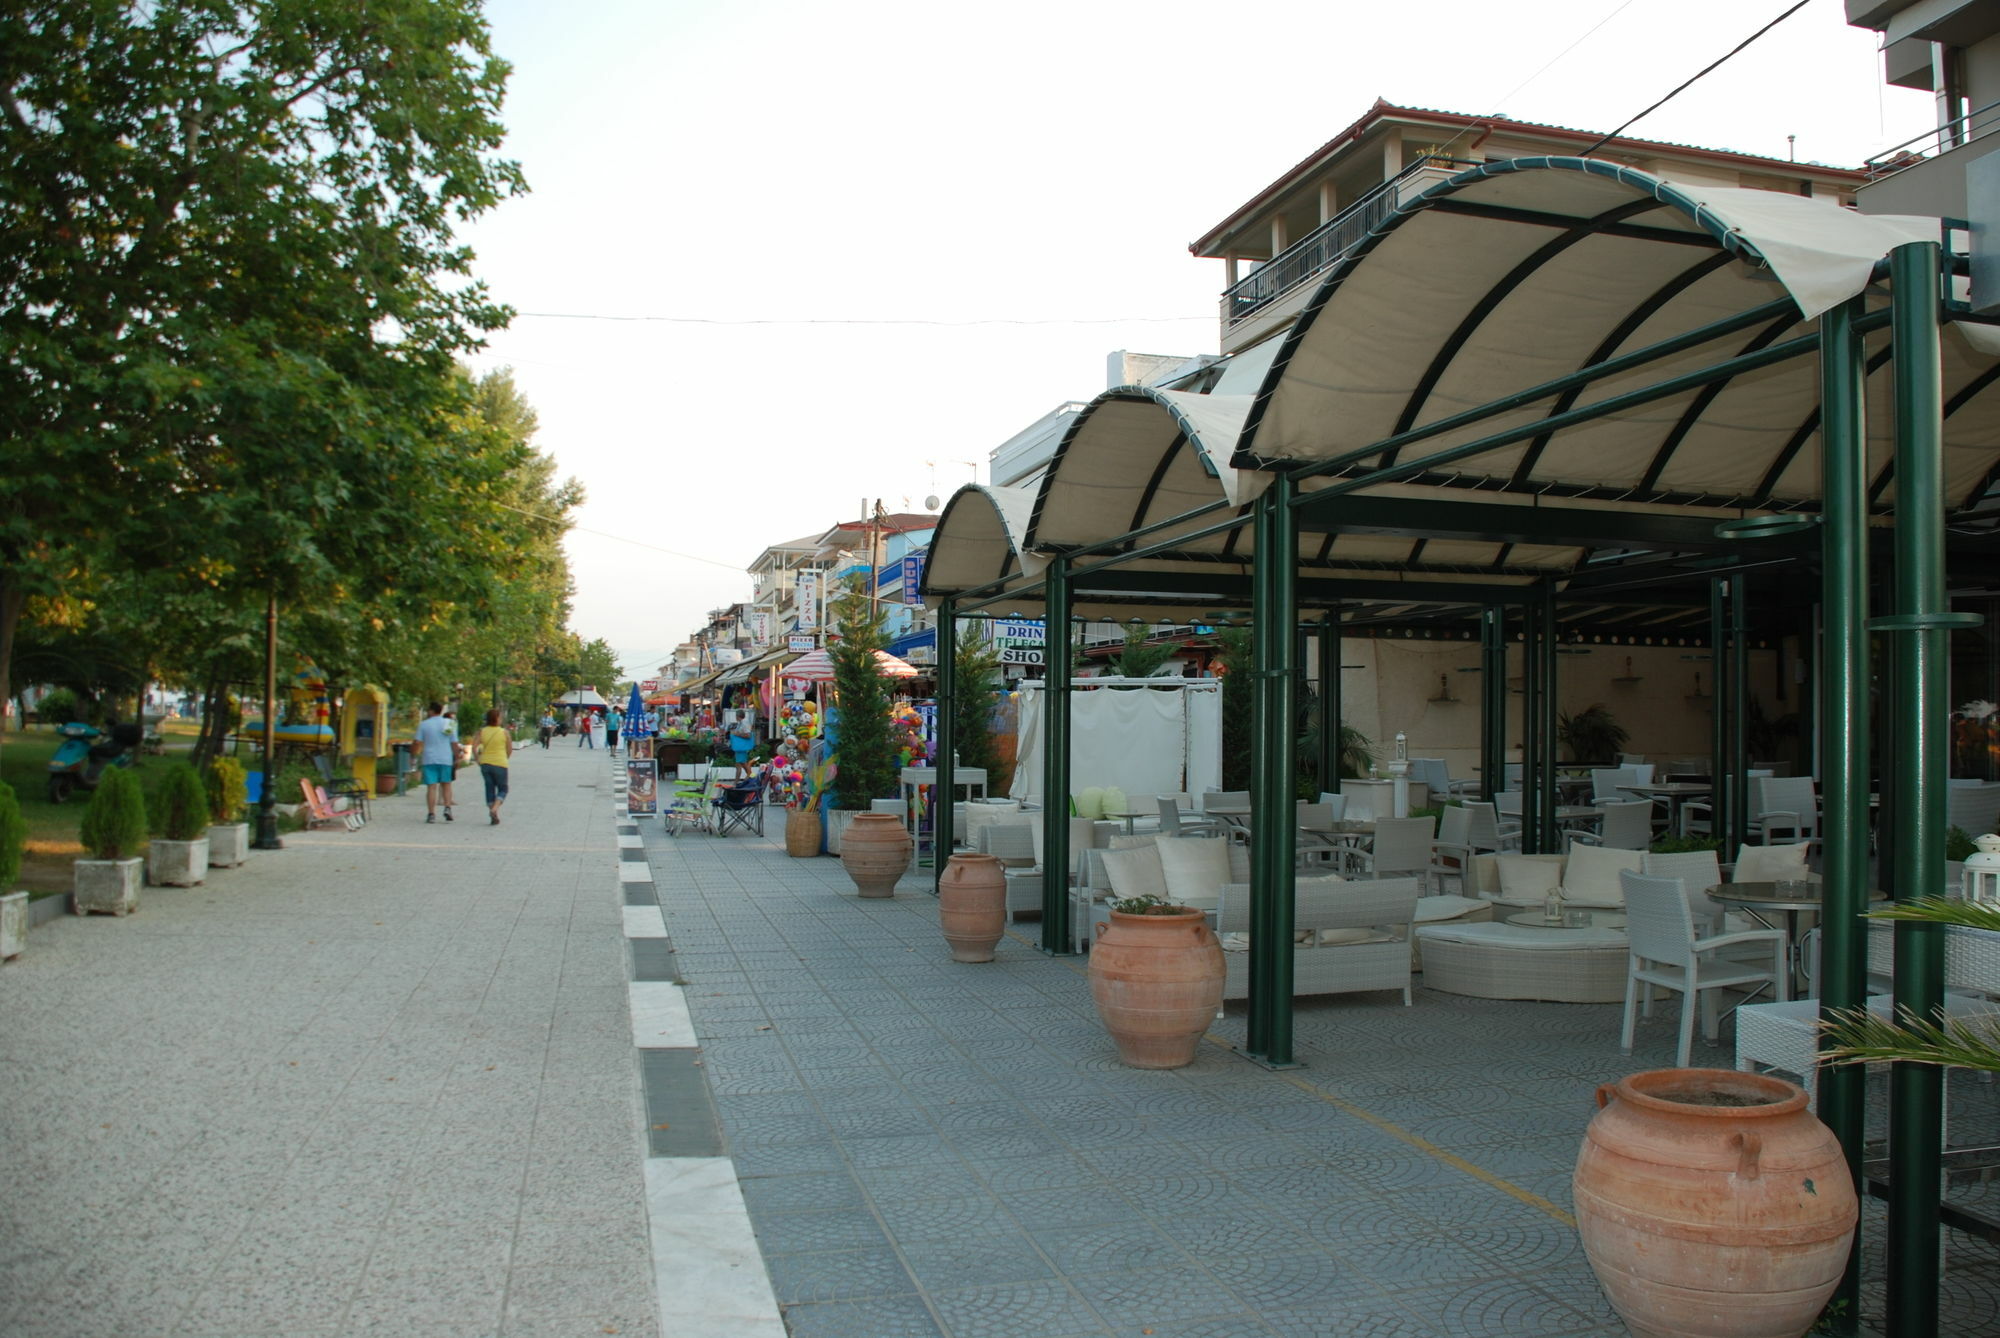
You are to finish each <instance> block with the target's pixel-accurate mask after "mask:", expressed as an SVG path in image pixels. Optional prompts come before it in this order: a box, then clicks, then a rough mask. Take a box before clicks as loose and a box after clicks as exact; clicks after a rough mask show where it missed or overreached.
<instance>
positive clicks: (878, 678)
mask: <svg viewBox="0 0 2000 1338" xmlns="http://www.w3.org/2000/svg"><path fill="white" fill-rule="evenodd" d="M842 585H843V589H842V593H841V598H840V600H839V602H838V603H837V604H836V605H835V606H834V609H835V616H834V622H833V631H834V637H833V640H832V644H831V645H830V646H829V647H828V650H827V654H828V656H829V658H831V659H832V661H833V689H834V695H835V697H836V698H837V699H838V706H837V709H836V714H835V716H834V723H833V729H832V735H833V757H834V762H835V765H836V766H837V767H838V768H839V772H838V779H837V780H836V781H835V782H834V801H833V812H832V813H831V814H829V816H828V821H829V822H830V823H832V824H834V830H833V832H830V833H829V835H830V836H832V835H835V834H837V835H838V838H839V843H840V845H839V850H840V857H841V863H842V864H843V865H845V866H846V867H847V870H848V874H849V876H850V877H853V878H854V880H855V884H856V886H857V887H859V888H861V890H862V895H863V896H889V895H891V889H893V887H894V885H895V881H896V879H897V878H900V877H901V876H902V874H903V871H904V870H905V869H907V868H908V867H909V862H910V853H909V847H910V834H909V832H908V831H906V830H905V829H904V827H903V824H902V821H901V819H897V818H891V817H888V816H887V815H884V814H874V813H871V812H870V809H871V808H872V806H873V804H874V801H875V800H877V799H893V798H895V797H896V796H897V795H898V794H900V793H901V784H900V778H899V776H898V774H897V770H896V742H895V738H894V735H893V733H892V731H891V729H890V725H889V684H888V680H886V679H885V678H883V676H882V669H881V663H880V662H879V661H878V660H877V659H876V658H875V653H876V652H877V651H879V650H881V649H882V644H883V639H884V638H883V635H882V623H883V618H882V610H881V609H880V607H879V606H878V605H876V603H875V602H874V601H873V600H871V599H870V598H869V597H868V583H867V578H866V577H865V576H862V575H858V574H857V575H855V576H852V577H850V578H849V579H848V580H846V581H845V582H843V583H842ZM885 824H886V825H885ZM892 827H893V829H894V830H893V831H892V830H890V829H891V828H892ZM870 828H873V829H876V830H873V831H869V830H868V829H870ZM856 831H860V832H862V833H863V835H862V838H861V845H862V847H863V849H862V850H861V851H858V852H850V851H849V849H848V846H849V844H850V837H851V834H852V833H855V832H856ZM832 846H833V843H832V841H829V842H828V848H829V849H831V848H832ZM864 866H865V867H864ZM892 870H893V871H892Z"/></svg>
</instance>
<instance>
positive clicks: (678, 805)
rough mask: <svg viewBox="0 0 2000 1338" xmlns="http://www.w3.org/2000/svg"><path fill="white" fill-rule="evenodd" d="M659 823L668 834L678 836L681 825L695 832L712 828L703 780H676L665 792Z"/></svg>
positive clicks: (711, 829) (705, 786)
mask: <svg viewBox="0 0 2000 1338" xmlns="http://www.w3.org/2000/svg"><path fill="white" fill-rule="evenodd" d="M660 824H661V825H662V826H663V827H665V828H666V829H667V835H668V836H675V837H677V836H679V835H680V834H681V829H682V828H683V827H686V828H689V829H691V830H694V831H697V832H707V831H713V830H714V824H713V823H712V822H711V821H710V820H709V802H708V794H707V785H706V783H705V782H703V781H698V780H684V781H677V782H675V784H674V788H673V789H672V790H670V791H669V792H668V794H667V803H666V807H665V808H663V809H662V810H661V811H660Z"/></svg>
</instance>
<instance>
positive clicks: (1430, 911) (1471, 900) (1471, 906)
mask: <svg viewBox="0 0 2000 1338" xmlns="http://www.w3.org/2000/svg"><path fill="white" fill-rule="evenodd" d="M1491 904H1492V903H1490V902H1485V901H1480V900H1479V899H1477V898H1476V897H1452V896H1442V897H1418V898H1417V923H1418V924H1436V923H1437V922H1439V921H1441V920H1456V919H1457V918H1458V917H1459V916H1461V915H1470V914H1471V913H1472V912H1474V911H1478V910H1484V909H1486V908H1487V907H1488V906H1490V905H1491Z"/></svg>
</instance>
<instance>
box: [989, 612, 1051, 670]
mask: <svg viewBox="0 0 2000 1338" xmlns="http://www.w3.org/2000/svg"><path fill="white" fill-rule="evenodd" d="M993 644H994V645H995V646H997V647H999V648H1000V649H1002V650H1005V649H1007V648H1008V647H1009V646H1037V647H1039V646H1040V645H1041V644H1042V620H1041V619H1040V618H1025V619H1017V620H1015V621H1012V622H1007V621H998V622H995V623H994V624H993ZM1002 663H1010V662H1009V661H1002ZM1019 663H1030V661H1020V662H1019ZM1032 663H1034V664H1040V663H1041V661H1040V660H1034V661H1032Z"/></svg>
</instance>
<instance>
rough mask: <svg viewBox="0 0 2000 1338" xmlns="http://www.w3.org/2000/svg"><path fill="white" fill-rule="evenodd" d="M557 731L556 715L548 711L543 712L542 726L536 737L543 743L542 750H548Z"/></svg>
mask: <svg viewBox="0 0 2000 1338" xmlns="http://www.w3.org/2000/svg"><path fill="white" fill-rule="evenodd" d="M555 732H556V718H555V716H554V715H552V714H550V713H549V712H547V711H544V712H542V723H541V728H540V730H539V731H538V732H537V734H536V738H537V739H538V740H539V741H540V743H541V745H542V750H543V751H544V752H546V751H548V746H549V740H550V739H551V738H553V737H555Z"/></svg>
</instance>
